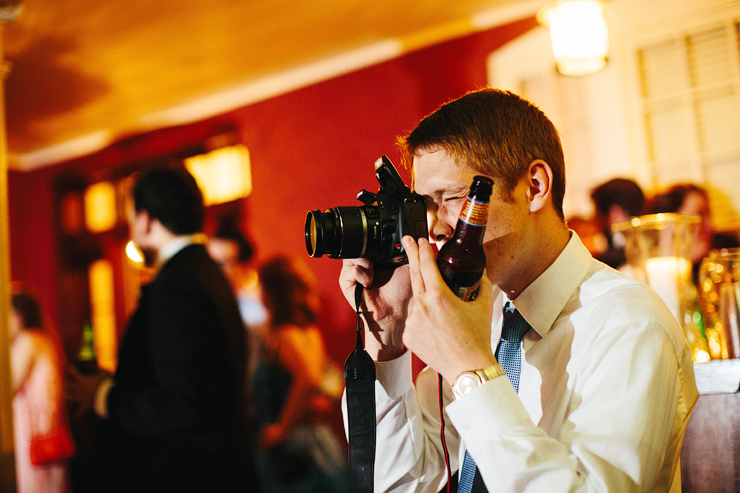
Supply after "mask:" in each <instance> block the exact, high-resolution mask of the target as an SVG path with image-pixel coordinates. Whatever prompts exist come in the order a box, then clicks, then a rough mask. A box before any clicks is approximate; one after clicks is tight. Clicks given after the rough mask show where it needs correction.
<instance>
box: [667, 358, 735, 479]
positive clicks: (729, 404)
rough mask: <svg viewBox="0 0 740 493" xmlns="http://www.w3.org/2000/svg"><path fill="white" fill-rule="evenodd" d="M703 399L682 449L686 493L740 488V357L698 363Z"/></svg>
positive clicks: (698, 383)
mask: <svg viewBox="0 0 740 493" xmlns="http://www.w3.org/2000/svg"><path fill="white" fill-rule="evenodd" d="M694 373H695V375H696V386H697V388H698V389H699V394H700V395H699V400H698V402H697V403H696V407H695V408H694V412H693V414H692V415H691V419H690V420H689V424H688V426H687V428H686V435H685V437H684V441H683V448H682V449H681V483H682V486H683V492H684V493H688V492H691V493H705V492H706V493H709V492H712V493H715V492H737V491H740V429H739V427H738V425H740V392H738V390H740V359H731V360H715V361H709V362H707V363H694Z"/></svg>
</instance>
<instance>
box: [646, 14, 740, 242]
mask: <svg viewBox="0 0 740 493" xmlns="http://www.w3.org/2000/svg"><path fill="white" fill-rule="evenodd" d="M637 61H638V68H639V77H640V81H639V82H640V94H641V97H642V102H641V103H642V111H643V118H644V124H645V126H644V128H645V140H646V144H647V145H646V149H647V154H648V156H647V159H648V161H649V163H650V166H651V174H652V178H653V182H654V185H655V186H656V187H657V188H662V187H665V186H668V185H671V184H674V183H677V182H685V181H690V182H694V183H697V184H700V185H703V186H705V187H706V188H707V189H708V190H709V193H710V199H711V203H712V211H713V216H714V222H715V227H716V228H717V229H719V230H737V229H740V24H739V21H738V19H731V20H728V21H726V22H724V23H721V24H713V25H711V26H706V27H705V28H702V29H698V30H695V31H692V32H685V33H681V34H676V35H674V36H672V37H670V38H667V39H663V40H660V41H658V42H653V43H650V44H646V45H643V46H641V47H639V48H638V50H637Z"/></svg>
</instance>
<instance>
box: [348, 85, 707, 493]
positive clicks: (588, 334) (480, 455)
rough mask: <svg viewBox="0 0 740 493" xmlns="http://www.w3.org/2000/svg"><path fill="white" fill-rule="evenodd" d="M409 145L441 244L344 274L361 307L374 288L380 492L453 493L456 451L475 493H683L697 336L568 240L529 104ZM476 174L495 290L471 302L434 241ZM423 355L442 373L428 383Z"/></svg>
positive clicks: (485, 285) (369, 303) (555, 151)
mask: <svg viewBox="0 0 740 493" xmlns="http://www.w3.org/2000/svg"><path fill="white" fill-rule="evenodd" d="M403 144H404V148H405V151H406V158H407V160H409V161H411V162H412V166H413V174H414V188H415V191H416V192H417V193H419V194H421V195H422V196H424V198H425V201H426V207H427V219H428V226H429V240H427V239H426V238H421V239H419V240H418V242H417V241H414V240H413V238H411V237H409V236H406V237H404V239H403V246H404V249H405V251H406V254H407V256H408V261H409V262H408V265H405V266H403V267H399V268H396V269H394V270H387V269H381V268H377V267H376V266H374V265H373V263H372V261H371V260H369V259H362V258H361V259H345V260H344V265H343V268H342V273H341V275H340V286H341V288H342V290H343V291H344V293H345V295H346V297H347V299H348V300H349V301H350V303H351V304H352V305H353V306H354V292H355V285H356V284H357V283H360V284H362V285H363V286H364V287H365V290H364V294H363V303H362V307H361V311H362V315H363V319H364V322H365V346H366V349H367V351H368V352H369V353H370V355H371V356H372V358H373V359H374V360H375V361H376V372H377V382H376V387H375V390H376V392H375V400H376V421H377V451H376V459H375V490H376V491H429V492H437V491H439V490H440V489H441V488H442V487H443V486H444V485H445V483H446V482H447V480H448V478H447V471H446V467H445V456H446V455H447V454H446V452H448V454H449V466H450V469H451V472H452V473H455V471H458V473H457V474H458V476H459V481H460V485H459V488H460V489H459V490H458V491H461V492H462V491H466V492H468V491H471V488H472V491H486V490H485V489H482V490H480V489H477V488H481V487H482V488H487V490H488V491H535V492H542V491H574V490H583V491H592V490H593V491H619V492H625V491H680V488H681V487H680V470H679V468H678V459H679V452H680V446H681V441H682V439H683V434H684V431H685V427H686V424H687V422H688V419H689V416H690V414H691V411H692V409H693V407H694V404H695V402H696V399H697V396H698V394H697V390H696V385H695V383H694V375H693V364H692V361H691V355H690V353H689V350H688V346H687V343H686V341H685V337H684V335H683V332H682V331H681V328H680V326H679V325H678V322H677V321H676V320H675V318H674V317H673V315H672V314H671V312H670V311H669V310H668V308H667V307H666V306H665V304H664V303H663V302H662V300H661V299H660V298H659V297H658V296H657V295H656V294H655V293H654V292H653V291H651V290H650V289H648V288H647V287H646V286H644V285H643V284H640V283H638V282H637V281H634V280H632V279H630V278H627V277H625V276H623V275H622V274H620V273H618V272H617V271H615V270H613V269H611V268H609V267H607V266H606V265H604V264H602V263H601V262H598V261H596V260H594V259H593V258H592V257H591V256H590V254H589V253H588V251H587V250H586V248H585V247H584V246H583V245H582V243H581V242H580V240H579V238H578V236H577V235H576V234H575V233H573V232H572V231H569V230H568V228H567V226H566V223H565V220H564V215H563V210H562V202H563V196H564V193H565V166H564V159H563V152H562V148H561V144H560V140H559V137H558V134H557V131H556V129H555V127H554V126H553V125H552V123H551V122H550V121H549V120H548V119H547V117H546V116H545V115H544V114H543V113H542V112H541V111H540V110H539V109H538V108H536V107H535V106H534V105H532V104H531V103H529V102H527V101H525V100H523V99H521V98H520V97H518V96H516V95H514V94H512V93H509V92H504V91H499V90H494V89H483V90H479V91H475V92H471V93H469V94H467V95H465V96H463V97H462V98H459V99H457V100H455V101H452V102H450V103H447V104H445V105H443V106H441V107H440V108H439V109H438V110H436V111H435V112H434V113H432V114H431V115H429V116H427V117H426V118H424V119H423V120H422V121H421V122H420V123H419V125H418V126H417V127H416V129H414V130H413V131H412V132H411V133H410V134H409V135H408V136H406V137H405V139H404V140H403ZM476 174H483V175H486V176H489V177H490V178H492V179H493V180H494V186H493V193H492V195H491V201H490V205H489V212H488V223H487V228H486V233H485V238H484V249H485V253H486V259H487V267H486V275H484V276H483V279H482V281H481V287H480V294H479V296H478V297H477V299H475V300H474V301H471V302H468V303H466V302H463V301H461V300H459V299H458V298H456V297H455V295H454V294H453V293H452V292H451V291H450V290H449V289H448V288H447V286H446V285H445V283H444V281H443V280H442V278H441V276H440V274H439V271H438V270H437V267H436V263H435V253H434V248H433V245H432V244H430V242H431V243H434V245H436V246H437V247H440V246H441V245H442V244H444V242H445V241H446V240H447V239H449V238H450V236H451V235H452V233H453V232H454V228H455V224H456V222H457V219H458V216H459V213H460V208H461V207H462V204H463V202H464V201H465V198H466V196H467V193H468V189H469V187H470V184H471V182H472V179H473V176H474V175H476ZM504 320H506V322H505V321H504ZM512 320H514V322H512V323H510V322H511V321H512ZM507 325H508V328H507ZM512 326H516V327H517V328H519V329H522V330H520V335H519V336H514V337H512V336H511V334H510V332H511V330H510V328H511V327H512ZM502 331H503V332H504V336H503V337H502ZM506 334H509V335H506ZM520 338H521V340H519V339H520ZM411 352H413V353H415V354H416V355H417V356H419V357H420V358H421V359H422V360H423V361H424V362H425V363H426V364H427V365H428V368H427V369H425V370H424V371H422V372H421V373H420V374H419V376H418V378H417V381H416V384H415V385H414V384H413V383H412V373H411V356H410V353H411ZM499 363H501V364H503V365H504V366H506V367H507V368H505V369H504V368H502V366H501V365H500V364H499ZM437 373H439V374H440V375H441V376H442V377H443V378H444V385H443V386H442V388H443V399H444V400H443V403H444V404H443V405H444V414H445V416H444V423H445V428H444V430H445V431H444V435H445V437H446V440H445V443H446V450H445V449H444V448H443V442H442V440H441V438H440V426H441V422H440V405H439V402H438V390H437V389H438V387H437V385H438V380H437ZM455 481H457V480H456V479H453V480H452V482H453V483H454V482H455ZM483 484H485V486H483Z"/></svg>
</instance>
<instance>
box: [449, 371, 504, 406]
mask: <svg viewBox="0 0 740 493" xmlns="http://www.w3.org/2000/svg"><path fill="white" fill-rule="evenodd" d="M501 375H506V372H504V368H503V367H502V366H501V365H500V364H498V363H494V364H492V365H491V366H487V367H485V368H481V369H479V370H467V371H462V372H460V373H459V374H458V375H457V376H456V377H455V381H454V383H453V384H452V393H453V394H454V395H455V399H461V398H462V397H463V396H464V395H466V394H468V393H470V392H471V391H472V390H473V389H474V388H475V387H478V386H480V385H483V384H484V383H486V382H487V381H489V380H491V379H493V378H496V377H500V376H501Z"/></svg>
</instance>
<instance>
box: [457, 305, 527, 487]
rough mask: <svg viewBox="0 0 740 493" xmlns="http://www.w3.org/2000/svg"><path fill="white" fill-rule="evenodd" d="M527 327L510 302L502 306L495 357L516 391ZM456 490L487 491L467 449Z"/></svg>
mask: <svg viewBox="0 0 740 493" xmlns="http://www.w3.org/2000/svg"><path fill="white" fill-rule="evenodd" d="M529 329H530V325H529V324H528V323H527V321H526V320H524V317H522V316H521V314H520V313H519V311H518V310H517V309H516V308H515V307H514V305H512V304H511V302H507V303H506V306H505V307H504V324H503V327H502V328H501V341H500V342H499V345H498V348H497V349H496V359H498V362H499V363H500V364H501V366H503V368H504V371H505V372H506V376H507V377H508V378H509V381H510V382H511V385H513V386H514V390H516V391H517V392H519V374H520V373H521V371H522V345H521V342H522V339H523V338H524V334H526V333H527V331H528V330H529ZM457 491H458V493H486V492H487V491H488V490H487V489H486V485H485V484H483V478H481V475H480V471H479V470H478V467H476V465H475V461H474V460H473V458H472V457H471V456H470V453H468V451H467V450H466V451H465V459H464V460H463V465H462V468H461V469H460V483H459V484H458V487H457Z"/></svg>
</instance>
